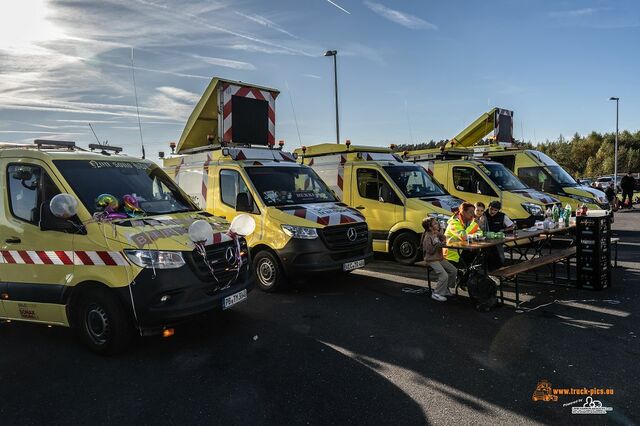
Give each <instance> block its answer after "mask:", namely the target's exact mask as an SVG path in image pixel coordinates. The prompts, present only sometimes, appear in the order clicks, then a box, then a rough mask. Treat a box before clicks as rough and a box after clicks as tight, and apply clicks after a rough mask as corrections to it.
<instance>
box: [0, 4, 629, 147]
mask: <svg viewBox="0 0 640 426" xmlns="http://www.w3.org/2000/svg"><path fill="white" fill-rule="evenodd" d="M639 42H640V3H638V2H636V1H634V0H619V1H615V0H583V1H535V0H500V1H498V0H496V1H485V2H478V1H448V2H436V1H391V0H366V1H360V0H332V1H329V0H297V1H293V0H270V1H198V0H190V1H181V2H178V1H161V0H104V1H100V2H98V1H93V0H86V1H76V0H65V1H49V0H13V1H4V2H2V3H1V4H0V114H2V119H1V120H0V141H30V140H32V139H34V138H38V137H46V138H63V139H71V140H76V141H78V142H80V143H81V144H86V143H91V142H94V141H95V139H94V137H93V135H92V133H91V131H90V129H89V127H88V124H87V123H89V122H91V123H93V126H94V128H95V130H96V132H97V134H98V136H99V138H100V139H101V140H108V141H109V142H110V143H111V144H114V145H122V146H125V147H126V148H127V151H128V152H129V153H131V154H133V155H139V153H140V150H139V134H138V127H137V118H136V114H135V101H134V95H133V85H132V79H131V69H130V51H131V50H130V49H131V47H133V48H135V54H134V59H135V66H136V80H137V83H138V85H137V89H138V98H139V106H140V114H141V121H142V129H143V135H144V139H145V144H146V146H147V152H148V155H149V156H150V157H154V158H155V156H156V154H157V151H159V150H167V149H166V147H167V144H168V142H169V141H172V140H177V139H178V138H179V136H180V133H181V131H182V128H183V126H184V122H185V120H186V118H187V117H188V115H189V113H190V112H191V110H192V108H193V106H194V105H195V103H196V102H197V100H198V98H199V97H200V95H201V94H202V92H203V90H204V88H205V87H206V85H207V83H208V81H209V80H210V78H211V77H213V76H220V77H224V78H228V79H233V80H243V81H248V82H254V83H256V84H260V85H265V86H270V87H274V88H277V89H279V90H280V91H281V94H280V96H279V97H278V99H277V104H276V116H277V118H276V133H277V138H278V139H284V140H285V141H286V143H287V146H288V147H289V148H291V149H293V148H295V147H297V146H299V145H300V140H301V142H302V144H304V145H312V144H314V143H320V142H327V141H330V142H332V141H334V140H335V127H334V126H335V124H334V103H333V68H332V60H331V58H326V57H323V56H322V53H323V52H324V51H325V50H327V49H336V50H338V74H339V76H338V83H339V90H340V116H341V121H340V127H341V136H342V139H347V138H349V139H351V140H352V141H353V143H357V144H371V145H388V144H390V143H406V142H411V141H413V142H422V141H429V140H430V139H436V140H438V139H444V138H450V137H452V136H454V135H455V134H456V133H457V132H458V131H460V130H461V129H462V128H464V127H465V126H466V125H467V124H468V123H469V122H470V121H472V120H473V119H475V118H476V117H477V116H478V115H479V114H481V113H482V112H484V111H486V110H487V109H488V107H489V106H500V107H503V108H509V109H513V110H515V123H514V124H515V125H514V127H515V134H516V137H517V138H521V137H522V135H524V138H525V139H526V140H531V141H534V142H535V141H544V140H545V139H555V138H557V137H558V135H559V134H561V133H562V134H563V135H565V136H571V135H572V134H573V132H576V131H577V132H580V133H587V132H589V131H591V130H597V131H611V130H612V129H613V127H614V124H615V107H614V105H613V103H612V102H610V101H608V98H609V97H610V96H619V97H620V98H621V103H620V105H621V111H620V127H621V128H622V129H629V130H637V129H638V128H639V127H640V124H639V120H640V83H639V80H638V75H640V56H639V55H638V45H639ZM292 104H293V108H292ZM294 109H295V116H296V117H297V126H298V129H299V132H300V138H299V137H298V132H297V129H296V120H295V119H294V114H293V110H294Z"/></svg>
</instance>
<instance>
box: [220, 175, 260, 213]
mask: <svg viewBox="0 0 640 426" xmlns="http://www.w3.org/2000/svg"><path fill="white" fill-rule="evenodd" d="M241 192H244V193H246V194H248V195H249V199H250V200H251V193H250V192H249V188H248V187H247V185H246V183H245V182H244V179H242V176H240V173H238V172H237V171H235V170H228V169H227V170H220V198H221V199H222V202H223V203H224V204H226V205H228V206H230V207H233V208H234V209H235V208H236V198H237V196H238V194H239V193H241ZM252 204H253V203H252ZM254 209H255V206H254Z"/></svg>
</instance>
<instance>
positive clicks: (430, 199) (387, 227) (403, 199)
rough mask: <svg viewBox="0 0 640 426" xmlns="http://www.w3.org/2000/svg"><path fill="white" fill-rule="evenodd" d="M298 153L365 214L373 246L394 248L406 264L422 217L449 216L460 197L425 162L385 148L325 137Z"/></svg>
mask: <svg viewBox="0 0 640 426" xmlns="http://www.w3.org/2000/svg"><path fill="white" fill-rule="evenodd" d="M295 153H296V154H297V155H298V161H300V162H302V163H303V164H307V165H309V166H310V167H311V168H313V169H314V170H315V171H316V172H317V173H318V175H319V176H320V177H321V178H322V180H323V181H324V182H326V183H327V184H328V185H329V187H330V188H331V189H332V190H333V192H334V193H335V194H336V195H337V197H338V198H339V199H341V200H342V201H343V202H344V203H346V204H347V205H349V206H351V207H353V208H355V209H357V210H358V211H360V212H361V213H362V214H363V215H364V217H365V218H366V219H367V223H368V224H369V228H370V229H371V233H372V235H373V249H374V251H378V252H383V253H389V252H390V253H391V254H392V255H393V257H394V259H395V260H396V261H397V262H400V263H403V264H411V263H413V262H415V261H416V260H417V258H418V254H419V241H420V235H421V234H422V232H423V228H422V220H423V219H424V218H425V217H427V216H430V215H431V216H435V217H438V218H439V219H441V221H446V220H447V219H448V218H449V217H450V216H451V212H452V211H455V210H456V209H457V208H458V206H459V205H460V203H462V200H460V199H458V198H455V197H452V196H451V195H450V194H448V193H447V191H446V190H445V189H444V188H443V187H442V186H440V185H439V184H438V183H437V182H436V181H435V180H434V179H433V178H432V177H431V176H430V175H428V174H427V173H426V172H425V171H424V169H423V168H422V167H419V166H416V165H414V164H411V163H409V162H405V161H403V160H402V159H400V157H399V156H397V155H395V154H394V153H393V152H392V151H391V150H390V149H387V148H381V147H373V146H354V145H351V144H350V143H347V144H341V145H338V144H328V143H327V144H319V145H314V146H309V147H304V148H301V149H297V150H296V151H295Z"/></svg>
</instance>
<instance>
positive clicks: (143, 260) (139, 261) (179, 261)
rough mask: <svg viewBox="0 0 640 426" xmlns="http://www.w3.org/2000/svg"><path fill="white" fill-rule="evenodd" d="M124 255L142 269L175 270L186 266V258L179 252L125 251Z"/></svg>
mask: <svg viewBox="0 0 640 426" xmlns="http://www.w3.org/2000/svg"><path fill="white" fill-rule="evenodd" d="M124 254H125V255H126V256H127V258H128V259H129V260H130V261H131V262H132V263H133V264H134V265H137V266H139V267H141V268H155V269H175V268H180V267H181V266H184V258H183V257H182V253H180V252H179V251H160V250H125V251H124Z"/></svg>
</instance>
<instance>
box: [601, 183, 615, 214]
mask: <svg viewBox="0 0 640 426" xmlns="http://www.w3.org/2000/svg"><path fill="white" fill-rule="evenodd" d="M604 195H605V196H606V197H607V201H609V205H610V206H611V209H612V210H614V211H615V210H617V208H618V203H617V201H618V198H617V197H616V189H615V187H614V186H613V182H611V183H610V184H609V186H608V187H607V189H605V190H604Z"/></svg>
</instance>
